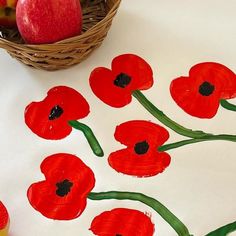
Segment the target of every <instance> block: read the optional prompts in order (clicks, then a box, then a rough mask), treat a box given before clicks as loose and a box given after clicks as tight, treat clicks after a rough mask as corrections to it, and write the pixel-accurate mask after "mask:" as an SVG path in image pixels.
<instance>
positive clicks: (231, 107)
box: [220, 100, 236, 111]
mask: <svg viewBox="0 0 236 236" xmlns="http://www.w3.org/2000/svg"><path fill="white" fill-rule="evenodd" d="M220 105H221V106H222V107H224V108H225V109H227V110H230V111H236V105H234V104H232V103H230V102H228V101H226V100H221V101H220Z"/></svg>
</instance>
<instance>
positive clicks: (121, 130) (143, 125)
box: [108, 120, 171, 177]
mask: <svg viewBox="0 0 236 236" xmlns="http://www.w3.org/2000/svg"><path fill="white" fill-rule="evenodd" d="M168 138H169V133H168V131H167V130H166V129H164V128H163V127H161V126H159V125H157V124H154V123H152V122H149V121H142V120H133V121H128V122H125V123H123V124H121V125H119V126H117V128H116V131H115V139H116V140H117V141H119V142H121V143H122V144H124V145H126V146H127V148H125V149H122V150H118V151H116V152H113V153H111V154H110V156H109V158H108V161H109V164H110V166H111V167H112V168H113V169H115V170H116V171H118V172H121V173H123V174H127V175H133V176H137V177H149V176H154V175H157V174H158V173H161V172H163V171H164V170H165V168H166V167H167V166H169V164H170V160H171V158H170V156H169V154H168V153H165V152H159V151H158V147H160V146H161V145H162V144H164V143H165V142H166V141H167V140H168Z"/></svg>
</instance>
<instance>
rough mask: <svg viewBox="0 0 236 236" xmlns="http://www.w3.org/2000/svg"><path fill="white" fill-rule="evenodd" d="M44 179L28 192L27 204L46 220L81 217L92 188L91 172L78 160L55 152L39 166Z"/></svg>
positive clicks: (93, 182) (93, 180)
mask: <svg viewBox="0 0 236 236" xmlns="http://www.w3.org/2000/svg"><path fill="white" fill-rule="evenodd" d="M41 172H42V173H43V174H44V175H45V180H44V181H41V182H38V183H34V184H32V185H31V186H30V187H29V189H28V193H27V196H28V199H29V202H30V204H31V205H32V206H33V208H35V209H36V210H37V211H39V212H40V213H41V214H42V215H44V216H46V217H47V218H51V219H54V220H71V219H74V218H77V217H78V216H80V215H81V214H82V212H83V211H84V209H85V207H86V202H87V195H88V194H89V193H90V192H91V190H92V189H93V187H94V185H95V178H94V174H93V172H92V170H91V169H90V168H89V167H88V166H86V165H85V164H84V163H83V162H82V161H81V160H80V159H79V158H78V157H76V156H74V155H71V154H66V153H59V154H54V155H52V156H49V157H47V158H46V159H45V160H44V161H43V162H42V164H41Z"/></svg>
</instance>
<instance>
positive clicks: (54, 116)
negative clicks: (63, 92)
mask: <svg viewBox="0 0 236 236" xmlns="http://www.w3.org/2000/svg"><path fill="white" fill-rule="evenodd" d="M63 112H64V111H63V109H62V108H61V107H60V106H58V105H56V106H55V107H53V108H52V110H51V112H50V114H49V116H48V119H49V120H55V119H57V118H59V117H60V116H61V115H62V113H63Z"/></svg>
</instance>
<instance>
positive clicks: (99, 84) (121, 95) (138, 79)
mask: <svg viewBox="0 0 236 236" xmlns="http://www.w3.org/2000/svg"><path fill="white" fill-rule="evenodd" d="M152 85H153V72H152V69H151V67H150V66H149V64H148V63H147V62H146V61H145V60H144V59H142V58H141V57H139V56H136V55H133V54H124V55H120V56H117V57H115V58H114V59H113V61H112V63H111V70H110V69H108V68H105V67H98V68H96V69H94V70H93V71H92V73H91V75H90V86H91V88H92V90H93V92H94V94H95V95H96V96H97V97H98V98H99V99H101V100H102V101H103V102H104V103H106V104H108V105H110V106H112V107H123V106H125V105H127V104H129V103H130V102H131V99H132V92H133V91H135V90H146V89H149V88H150V87H152Z"/></svg>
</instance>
